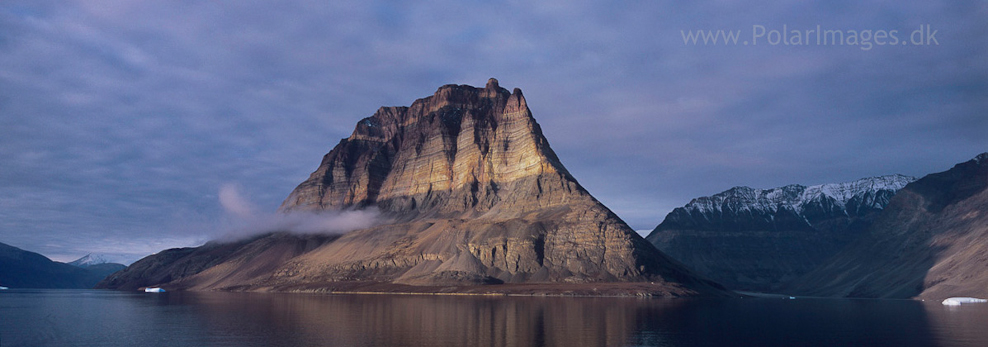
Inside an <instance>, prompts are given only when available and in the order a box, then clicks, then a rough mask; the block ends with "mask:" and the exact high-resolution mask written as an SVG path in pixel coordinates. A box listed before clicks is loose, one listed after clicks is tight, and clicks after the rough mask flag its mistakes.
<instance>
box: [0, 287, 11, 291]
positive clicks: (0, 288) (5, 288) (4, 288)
mask: <svg viewBox="0 0 988 347" xmlns="http://www.w3.org/2000/svg"><path fill="white" fill-rule="evenodd" d="M7 289H10V288H7V287H4V286H0V290H7Z"/></svg>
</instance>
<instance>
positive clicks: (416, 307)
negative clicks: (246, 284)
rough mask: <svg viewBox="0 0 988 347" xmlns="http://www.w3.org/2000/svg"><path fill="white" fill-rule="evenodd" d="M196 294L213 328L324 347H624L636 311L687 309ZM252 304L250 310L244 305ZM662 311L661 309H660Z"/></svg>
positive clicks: (555, 301)
mask: <svg viewBox="0 0 988 347" xmlns="http://www.w3.org/2000/svg"><path fill="white" fill-rule="evenodd" d="M241 295H242V296H241V297H237V298H234V297H233V296H231V295H228V294H219V295H216V294H208V293H207V294H195V295H192V296H187V295H186V297H183V298H182V299H180V301H183V302H190V301H194V302H195V303H196V306H197V307H205V308H208V310H209V312H207V313H208V314H207V316H209V317H212V319H214V321H213V322H212V323H211V324H223V323H222V322H224V321H226V320H228V319H229V316H230V314H231V312H237V311H239V313H238V314H236V315H237V316H241V317H264V318H263V319H264V320H267V323H265V324H259V325H268V324H270V325H273V326H275V327H276V328H275V330H291V331H295V332H296V333H297V334H300V335H301V336H304V337H305V338H306V339H308V340H309V341H317V342H318V343H319V344H329V345H347V346H354V345H378V346H624V345H628V344H629V338H631V337H632V336H634V332H635V331H634V329H635V328H636V321H637V319H638V317H637V313H638V311H639V308H640V307H641V306H642V305H644V304H646V303H648V305H645V306H648V307H652V308H656V309H658V310H659V311H660V312H665V311H666V309H673V308H674V307H675V306H679V305H682V304H684V303H685V302H684V301H675V300H663V301H655V302H649V301H646V300H635V299H602V298H531V297H511V298H504V297H461V296H391V295H339V296H313V295H280V294H276V295H270V294H241ZM243 302H251V303H252V304H251V305H243V304H242V303H243ZM663 308H664V309H663Z"/></svg>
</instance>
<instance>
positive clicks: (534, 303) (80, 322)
mask: <svg viewBox="0 0 988 347" xmlns="http://www.w3.org/2000/svg"><path fill="white" fill-rule="evenodd" d="M986 326H988V305H969V306H961V307H944V306H942V305H940V303H924V302H918V301H908V300H844V299H797V300H784V299H765V298H758V299H756V298H745V299H641V298H544V297H481V296H411V295H317V294H269V293H213V292H207V293H181V292H173V293H130V292H116V291H97V290H7V291H2V292H0V346H4V347H6V346H986V345H988V331H986V330H988V329H984V327H986Z"/></svg>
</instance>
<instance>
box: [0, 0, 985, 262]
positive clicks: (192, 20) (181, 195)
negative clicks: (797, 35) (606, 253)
mask: <svg viewBox="0 0 988 347" xmlns="http://www.w3.org/2000/svg"><path fill="white" fill-rule="evenodd" d="M986 17H988V5H986V4H985V2H984V1H952V2H948V3H938V2H927V3H901V2H884V1H879V2H868V3H843V2H842V3H834V2H829V1H812V2H802V3H799V4H793V3H791V2H784V1H757V2H744V3H735V2H714V3H701V2H688V3H676V2H666V1H653V2H644V3H636V4H624V3H623V4H615V3H613V2H605V1H583V2H562V1H539V2H536V3H529V2H514V1H509V2H476V1H466V2H464V1H440V2H429V3H415V2H393V1H360V2H325V1H294V2H291V3H288V4H271V3H264V2H261V3H247V2H232V3H222V2H160V1H45V0H40V1H39V0H32V1H23V0H11V1H4V2H2V3H0V163H2V165H0V242H4V243H9V244H13V245H15V246H18V247H22V248H25V249H28V250H33V251H39V252H41V253H43V254H46V255H49V256H51V257H53V258H56V259H61V260H72V259H73V258H76V257H79V256H82V255H85V254H86V253H89V252H95V253H107V254H110V253H127V254H129V255H130V256H133V257H139V256H141V255H143V254H148V253H151V252H155V251H158V250H160V249H162V248H165V247H170V246H188V245H194V244H196V243H199V242H202V241H204V240H205V239H207V238H208V237H210V236H211V235H212V234H213V232H214V231H212V230H206V229H209V228H211V227H213V226H215V225H216V223H217V221H218V220H221V219H223V218H225V217H224V213H225V212H224V211H223V209H222V207H221V206H220V205H219V204H218V203H217V201H219V200H220V199H221V198H223V197H222V194H220V195H217V194H216V193H217V191H218V190H219V188H220V187H222V186H223V185H224V184H226V183H228V182H233V183H235V184H238V185H239V186H242V187H244V189H243V190H244V191H246V192H249V193H250V195H251V196H252V197H253V198H254V199H255V201H256V206H249V207H250V208H251V209H256V211H273V210H274V209H275V208H276V207H277V206H278V204H279V203H280V202H281V200H282V199H283V198H284V197H285V196H286V195H287V194H288V193H289V192H290V191H291V189H292V188H293V187H294V186H295V185H296V184H297V183H298V182H301V181H302V180H304V179H305V177H307V175H308V174H309V173H310V172H311V171H312V170H313V169H315V168H316V166H317V165H318V164H319V162H318V161H319V158H320V157H321V156H322V155H323V154H325V153H326V152H327V151H329V149H331V148H332V146H333V145H334V144H335V143H336V142H337V141H338V140H339V139H340V138H342V137H345V136H347V135H348V134H349V133H350V132H351V131H352V129H353V126H354V124H355V123H356V122H357V121H358V120H359V119H360V118H362V117H366V116H369V115H371V114H372V113H373V112H374V110H376V109H377V108H378V107H379V106H384V105H408V104H410V103H411V102H412V101H413V100H414V99H416V98H419V97H424V96H428V95H430V94H432V93H433V92H434V91H435V89H436V88H437V87H438V86H440V85H443V84H447V83H463V84H472V85H483V83H484V82H485V81H486V80H487V78H489V77H496V78H498V79H499V80H500V81H501V84H502V85H503V86H505V87H507V88H513V87H520V88H522V89H523V90H524V91H525V95H526V97H527V98H528V101H529V105H530V107H531V108H532V111H533V113H534V114H535V116H536V118H537V119H538V120H539V122H540V123H541V124H542V126H543V129H544V131H545V134H546V136H547V137H548V139H549V141H550V142H551V144H552V146H553V148H554V149H555V150H556V152H557V154H559V156H560V158H561V159H562V161H563V162H564V163H565V164H566V166H567V167H568V169H569V170H570V171H571V172H572V173H573V174H574V176H576V177H577V179H579V181H580V182H581V183H582V184H583V185H584V186H586V187H587V188H588V190H590V192H591V193H593V194H594V195H595V196H596V197H598V198H599V199H600V200H601V201H603V202H604V203H605V204H606V205H608V206H609V207H611V208H612V209H614V210H615V212H616V213H617V214H618V215H620V216H621V217H622V218H624V219H625V220H626V221H627V222H629V224H631V225H632V227H634V228H635V229H641V230H645V229H650V228H652V227H654V226H655V225H656V224H658V223H659V222H660V221H661V219H662V218H663V217H664V215H665V214H666V213H667V212H668V211H669V210H671V209H672V208H674V207H676V206H678V205H682V204H685V203H686V202H688V201H689V199H690V198H692V197H695V196H698V195H708V194H712V193H716V192H718V191H721V190H724V189H727V188H729V187H731V186H734V185H750V186H755V187H773V186H779V185H784V184H789V183H802V184H819V183H825V182H835V181H847V180H853V179H857V178H860V177H865V176H875V175H882V174H889V173H902V174H908V175H915V176H921V175H923V174H926V173H930V172H934V171H941V170H945V169H947V168H949V166H950V165H952V164H953V163H956V162H959V161H964V160H967V159H969V158H971V157H973V156H974V155H976V154H978V153H980V152H984V151H986V150H988V140H986V137H985V136H984V134H986V133H988V117H985V110H988V60H986V59H984V57H986V56H988V47H986V46H988V43H986V41H985V38H986V37H988V21H985V20H984V18H986ZM755 25H761V26H764V27H766V28H781V27H782V25H786V26H787V27H788V28H798V29H800V30H803V29H809V28H813V27H815V26H816V25H821V26H823V27H826V28H834V29H840V30H892V29H895V30H900V31H904V32H905V31H911V30H914V28H917V27H919V26H920V25H930V26H931V27H932V28H933V29H936V30H938V34H937V35H938V36H937V39H938V42H939V45H935V46H895V47H891V46H884V47H875V48H873V49H871V50H868V51H864V50H861V49H860V48H859V47H852V46H784V45H776V46H771V45H763V44H759V45H757V46H753V45H747V46H746V45H688V44H684V43H683V40H682V36H681V31H683V30H700V29H702V30H720V29H723V30H740V31H741V32H742V35H743V36H742V37H747V36H750V35H751V30H752V27H753V26H755ZM227 198H229V197H227Z"/></svg>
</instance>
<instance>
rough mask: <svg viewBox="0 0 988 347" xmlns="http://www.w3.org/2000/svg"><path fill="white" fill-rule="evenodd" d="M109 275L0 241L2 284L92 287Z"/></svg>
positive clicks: (30, 286)
mask: <svg viewBox="0 0 988 347" xmlns="http://www.w3.org/2000/svg"><path fill="white" fill-rule="evenodd" d="M104 277H106V274H105V271H90V270H87V269H83V268H79V267H76V266H72V265H69V264H65V263H60V262H56V261H52V260H51V259H48V258H47V257H45V256H43V255H41V254H38V253H34V252H29V251H25V250H23V249H20V248H17V247H13V246H10V245H6V244H3V243H0V286H4V287H10V288H92V287H93V286H94V285H96V283H97V282H99V281H100V280H102V279H103V278H104Z"/></svg>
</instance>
